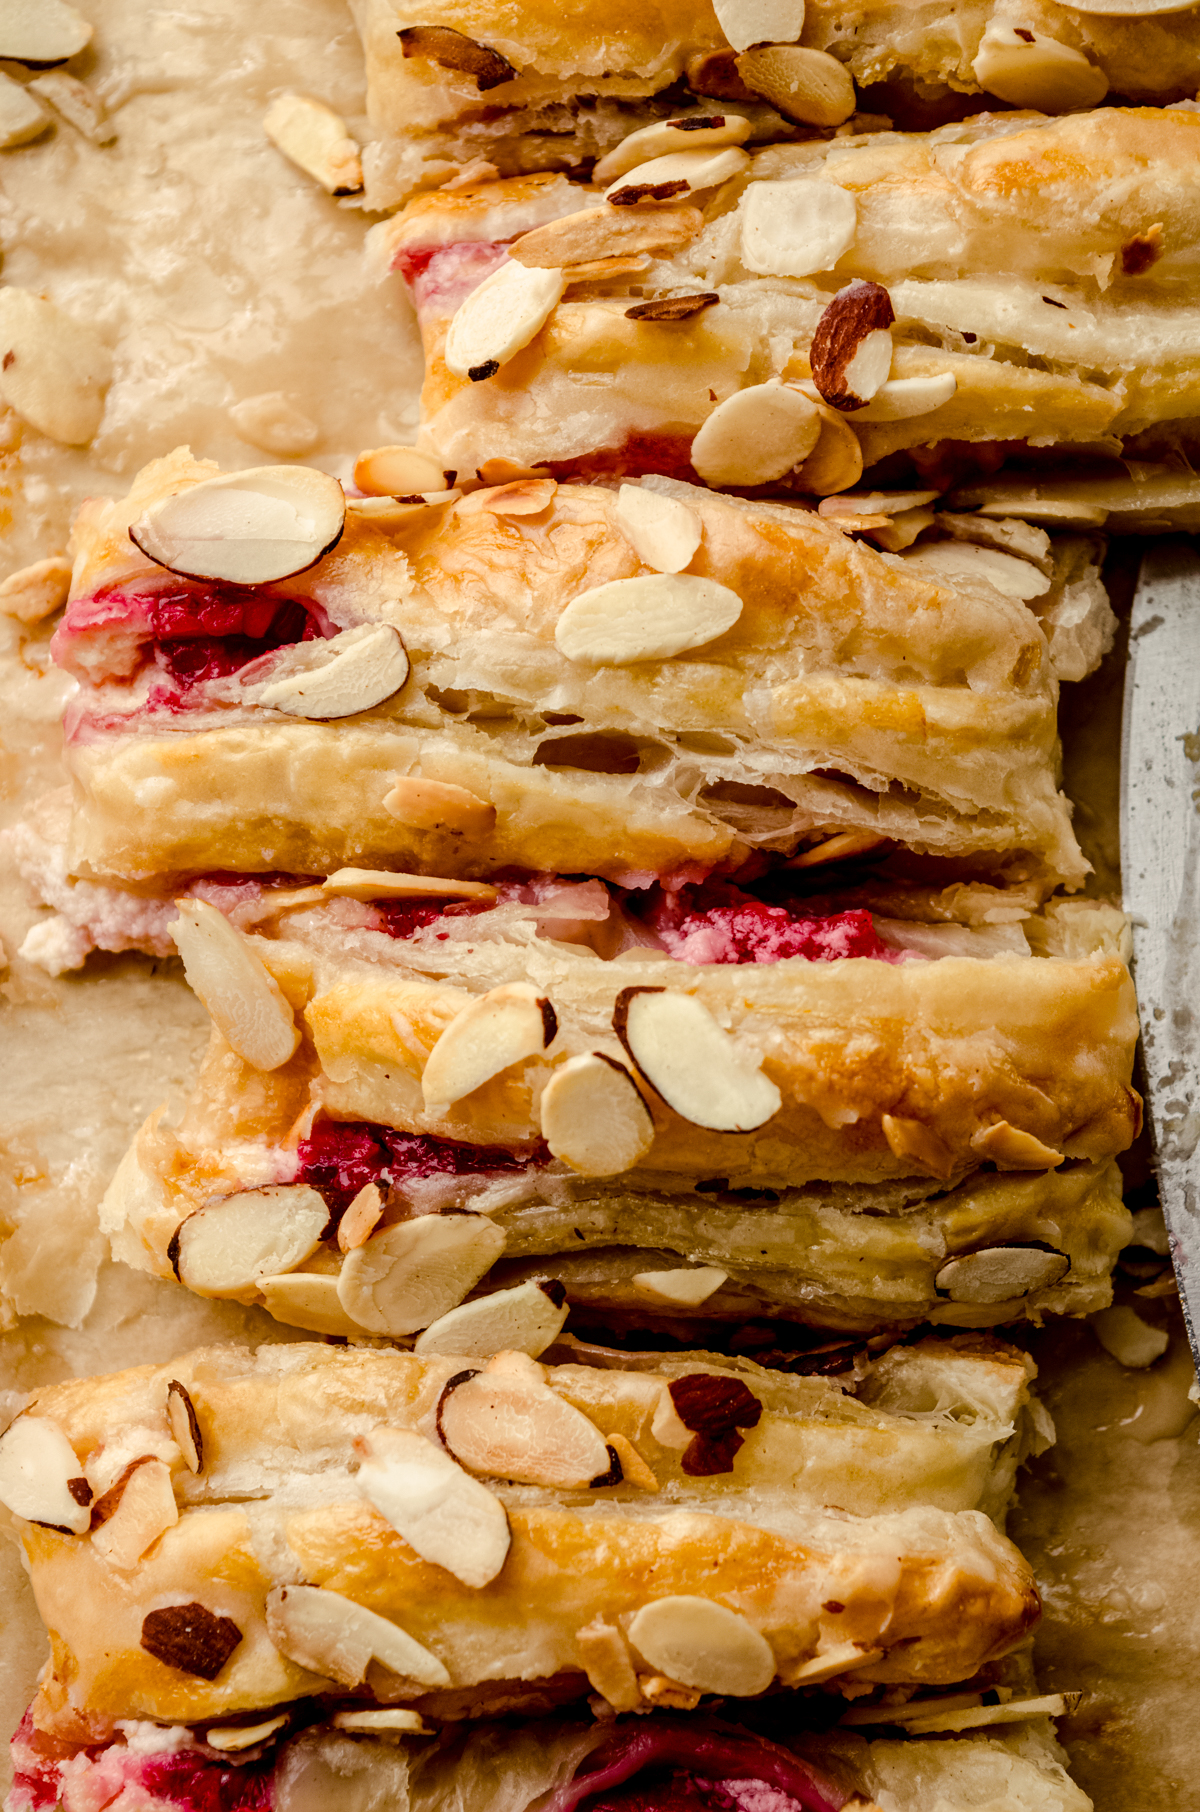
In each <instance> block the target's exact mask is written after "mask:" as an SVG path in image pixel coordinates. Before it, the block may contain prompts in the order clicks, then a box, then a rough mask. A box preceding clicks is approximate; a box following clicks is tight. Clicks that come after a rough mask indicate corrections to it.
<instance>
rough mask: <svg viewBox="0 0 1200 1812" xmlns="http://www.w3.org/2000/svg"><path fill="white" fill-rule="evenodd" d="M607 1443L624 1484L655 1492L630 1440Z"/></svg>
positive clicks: (655, 1483) (617, 1436) (620, 1436)
mask: <svg viewBox="0 0 1200 1812" xmlns="http://www.w3.org/2000/svg"><path fill="white" fill-rule="evenodd" d="M608 1444H609V1446H610V1447H611V1448H612V1450H613V1452H614V1453H615V1454H616V1456H617V1459H618V1460H619V1461H620V1463H621V1471H622V1473H623V1474H624V1476H625V1482H626V1484H629V1485H636V1486H637V1488H638V1490H639V1491H651V1492H656V1491H658V1490H660V1489H661V1487H660V1486H659V1482H658V1480H657V1478H656V1477H655V1476H654V1473H653V1472H652V1471H651V1469H650V1467H649V1466H647V1464H646V1462H645V1460H644V1459H643V1458H642V1456H641V1454H640V1453H639V1452H638V1450H637V1448H636V1447H635V1446H634V1444H633V1442H632V1441H630V1440H627V1439H626V1437H625V1436H624V1435H623V1434H610V1435H609V1437H608ZM605 1696H606V1697H607V1694H606V1695H605Z"/></svg>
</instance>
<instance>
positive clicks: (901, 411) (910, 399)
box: [799, 371, 958, 422]
mask: <svg viewBox="0 0 1200 1812" xmlns="http://www.w3.org/2000/svg"><path fill="white" fill-rule="evenodd" d="M799 388H800V389H801V390H803V391H805V392H806V393H807V394H808V395H810V396H812V397H813V398H814V400H815V398H816V397H817V396H819V395H820V392H819V391H818V389H817V387H816V385H815V384H811V383H809V382H808V381H807V380H806V381H804V382H803V383H801V384H800V385H799ZM957 389H958V379H957V378H956V377H955V375H954V373H953V372H952V371H933V372H930V373H929V374H928V375H927V376H925V377H910V378H889V379H888V381H887V383H886V384H881V385H880V387H879V389H878V390H877V391H876V392H875V395H874V396H873V397H872V398H871V400H870V402H869V403H864V405H863V407H862V408H861V409H856V410H855V411H854V419H855V421H856V422H900V421H909V420H910V419H911V418H912V417H913V416H916V415H930V414H932V412H933V411H934V410H935V409H940V408H941V407H942V404H943V403H948V402H949V401H950V398H951V397H952V396H953V395H954V393H955V391H956V390H957Z"/></svg>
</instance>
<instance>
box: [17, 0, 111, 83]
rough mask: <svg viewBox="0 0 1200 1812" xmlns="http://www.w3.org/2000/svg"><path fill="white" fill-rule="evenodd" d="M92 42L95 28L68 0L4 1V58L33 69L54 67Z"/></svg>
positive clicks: (76, 54)
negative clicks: (69, 4)
mask: <svg viewBox="0 0 1200 1812" xmlns="http://www.w3.org/2000/svg"><path fill="white" fill-rule="evenodd" d="M91 41H92V28H91V26H90V25H89V23H88V21H87V20H86V19H85V18H84V17H83V15H82V14H81V13H77V12H76V10H75V8H74V7H73V6H67V5H66V4H65V3H64V0H3V3H2V4H0V57H10V58H11V59H12V61H13V62H14V63H24V64H25V65H26V66H27V67H28V68H30V69H50V68H52V67H53V65H54V64H55V63H65V62H66V61H67V60H68V58H69V57H74V56H78V54H79V52H80V51H81V50H83V49H85V48H86V46H87V45H88V44H90V43H91Z"/></svg>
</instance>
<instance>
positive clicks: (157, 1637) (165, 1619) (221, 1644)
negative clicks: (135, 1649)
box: [142, 1600, 242, 1680]
mask: <svg viewBox="0 0 1200 1812" xmlns="http://www.w3.org/2000/svg"><path fill="white" fill-rule="evenodd" d="M241 1640H242V1632H241V1630H240V1629H239V1628H238V1626H237V1624H236V1623H235V1622H234V1621H233V1618H232V1617H220V1616H218V1615H217V1613H216V1612H215V1611H210V1610H209V1609H208V1607H207V1605H203V1604H198V1603H196V1602H195V1601H194V1600H193V1602H192V1603H191V1604H168V1605H164V1606H163V1607H162V1609H161V1610H156V1611H147V1613H146V1615H145V1617H143V1619H142V1647H143V1648H144V1649H145V1651H146V1653H147V1654H148V1655H153V1656H154V1659H155V1660H156V1661H161V1662H162V1664H163V1666H164V1667H173V1668H175V1669H177V1670H178V1672H179V1673H181V1674H194V1675H195V1676H196V1678H197V1679H199V1680H215V1679H216V1677H217V1675H218V1674H219V1673H220V1671H221V1669H222V1668H223V1667H224V1665H225V1663H226V1662H227V1661H228V1659H229V1657H230V1655H232V1653H233V1651H234V1649H235V1648H237V1646H238V1644H239V1643H240V1642H241Z"/></svg>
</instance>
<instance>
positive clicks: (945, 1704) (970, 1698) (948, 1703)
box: [838, 1686, 1012, 1730]
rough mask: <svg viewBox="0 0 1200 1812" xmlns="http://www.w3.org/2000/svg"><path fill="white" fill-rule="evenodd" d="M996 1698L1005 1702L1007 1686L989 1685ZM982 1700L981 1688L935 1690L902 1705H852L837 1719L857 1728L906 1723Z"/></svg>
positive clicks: (847, 1727) (846, 1727)
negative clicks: (933, 1695)
mask: <svg viewBox="0 0 1200 1812" xmlns="http://www.w3.org/2000/svg"><path fill="white" fill-rule="evenodd" d="M991 1690H993V1691H994V1692H995V1694H996V1696H997V1698H998V1699H999V1700H1000V1701H1001V1702H1002V1703H1006V1702H1007V1701H1008V1700H1009V1699H1011V1697H1012V1687H1011V1686H998V1687H995V1688H993V1689H991ZM982 1703H983V1694H982V1692H952V1693H938V1694H937V1695H936V1697H932V1698H928V1699H917V1700H915V1701H910V1702H909V1703H908V1704H906V1705H886V1706H884V1705H855V1706H854V1707H853V1708H852V1709H851V1710H850V1711H844V1712H843V1713H842V1715H841V1717H840V1718H839V1719H838V1724H839V1726H840V1727H841V1728H842V1729H843V1730H858V1729H861V1728H862V1727H863V1726H864V1725H867V1724H883V1723H885V1722H886V1723H887V1724H898V1725H905V1726H906V1725H907V1724H908V1722H909V1719H910V1718H917V1717H921V1716H922V1715H925V1716H937V1715H939V1714H941V1713H942V1712H949V1711H968V1710H973V1709H974V1708H975V1707H976V1706H978V1705H981V1704H982Z"/></svg>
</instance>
